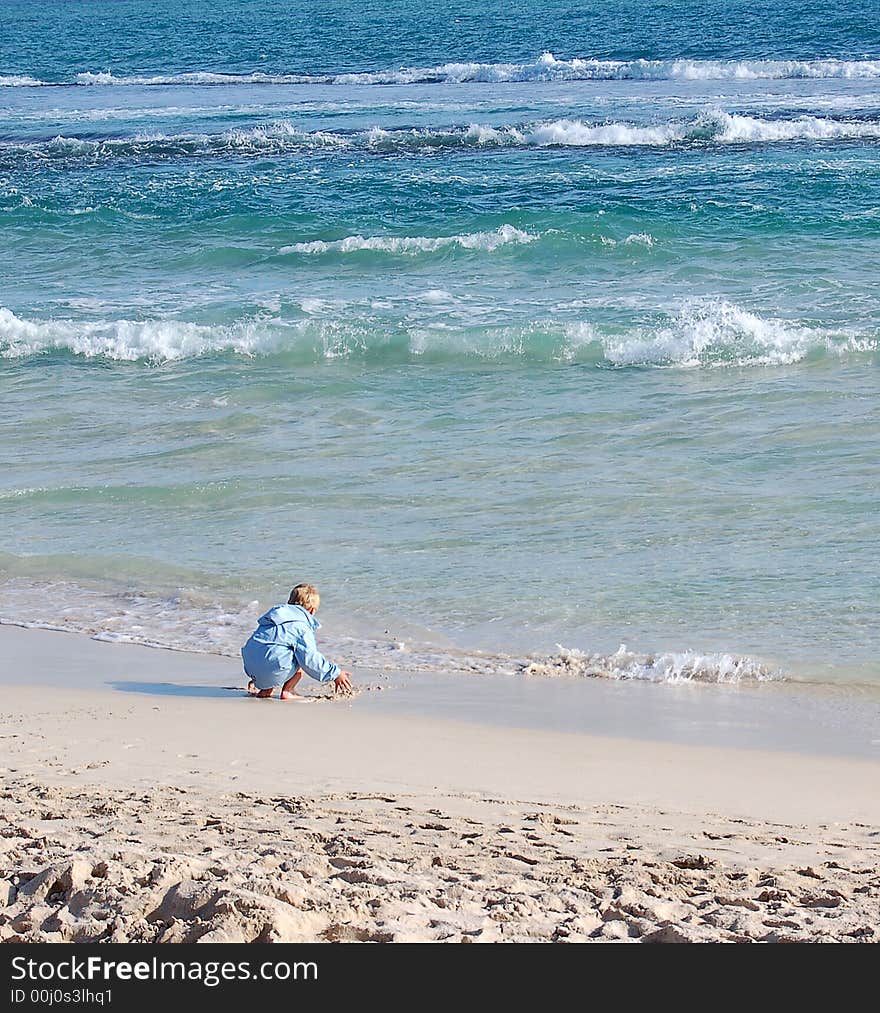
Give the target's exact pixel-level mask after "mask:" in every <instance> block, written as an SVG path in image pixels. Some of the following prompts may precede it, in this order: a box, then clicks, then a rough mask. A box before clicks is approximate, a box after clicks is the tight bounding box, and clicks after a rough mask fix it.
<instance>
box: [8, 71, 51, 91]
mask: <svg viewBox="0 0 880 1013" xmlns="http://www.w3.org/2000/svg"><path fill="white" fill-rule="evenodd" d="M42 84H43V82H42V81H39V80H37V78H35V77H28V76H27V75H26V74H0V88H38V87H39V86H40V85H42Z"/></svg>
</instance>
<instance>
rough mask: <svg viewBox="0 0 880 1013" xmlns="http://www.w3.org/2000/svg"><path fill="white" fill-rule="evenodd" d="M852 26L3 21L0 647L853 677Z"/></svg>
mask: <svg viewBox="0 0 880 1013" xmlns="http://www.w3.org/2000/svg"><path fill="white" fill-rule="evenodd" d="M872 6H873V5H869V4H865V3H858V2H852V0H849V2H845V3H843V4H842V5H838V7H837V8H836V9H835V14H834V18H833V20H829V19H826V18H824V17H823V16H822V15H817V14H816V13H815V12H814V11H808V9H807V8H806V6H805V5H797V4H776V5H773V6H772V7H771V6H769V5H768V6H767V7H766V8H764V7H762V6H761V5H757V6H756V5H752V4H750V5H748V6H747V8H746V7H745V6H741V5H736V4H734V5H730V4H726V5H709V6H708V7H707V6H706V5H703V7H702V8H701V16H700V18H699V19H696V18H694V17H693V16H692V11H691V8H690V7H689V5H686V4H681V3H678V4H671V5H664V6H663V7H662V8H656V9H651V10H650V11H648V12H645V11H643V10H642V9H641V7H639V8H638V18H636V19H634V20H632V19H631V16H632V14H633V11H634V10H635V8H633V7H632V5H627V4H622V3H619V2H618V3H617V4H615V5H612V6H611V7H608V6H607V5H606V6H605V7H604V8H603V11H602V12H588V13H584V14H580V15H577V16H575V17H572V16H571V15H570V13H569V12H568V11H567V10H566V8H565V7H564V6H563V5H557V4H550V5H541V6H540V9H539V8H537V7H536V6H533V5H522V4H520V5H512V6H511V5H510V4H504V5H502V4H496V3H490V4H488V5H484V8H483V9H481V11H480V12H479V14H478V15H477V14H474V13H473V12H472V11H470V10H469V9H466V8H464V7H463V6H461V5H455V4H452V5H450V4H430V3H429V4H419V5H418V8H415V6H414V5H408V4H399V5H396V6H395V7H394V10H393V11H391V10H386V9H385V8H382V9H380V8H378V7H377V8H375V9H373V8H372V7H369V6H368V7H366V8H364V7H363V5H359V6H358V14H357V16H356V17H352V18H344V17H342V15H341V14H340V13H339V11H338V5H334V7H333V8H332V9H331V8H329V7H325V5H321V4H317V5H314V4H313V5H309V6H308V9H305V8H304V9H303V10H302V11H301V12H300V11H291V10H290V8H289V7H288V5H280V4H278V5H272V4H263V5H260V9H259V10H257V9H256V8H251V9H248V10H247V12H245V13H242V11H241V10H240V9H239V7H238V5H236V12H237V14H236V18H232V17H231V16H229V15H230V10H231V8H230V7H229V5H225V4H223V3H221V4H212V5H210V7H209V6H207V5H201V4H194V5H190V6H189V7H187V8H186V9H185V11H183V12H181V11H180V10H179V9H178V8H179V5H175V6H173V7H172V6H171V5H170V4H168V3H164V2H163V3H159V4H154V5H152V6H151V9H150V11H149V12H148V13H147V12H145V11H144V9H143V8H142V7H141V6H140V5H134V4H130V3H115V4H97V5H88V6H81V5H57V4H48V5H42V6H41V7H40V8H39V9H37V10H35V9H33V7H32V5H25V4H16V3H13V4H7V5H5V7H4V13H5V14H6V15H8V17H7V28H8V30H7V32H6V41H5V43H4V44H3V48H2V50H0V85H2V87H0V233H2V239H3V244H4V248H5V249H7V250H10V251H13V256H9V257H7V258H5V259H4V260H3V262H2V263H0V306H2V308H0V356H2V359H0V394H2V408H0V438H2V445H3V447H4V467H3V469H2V472H0V524H2V529H0V530H2V534H0V553H2V555H0V569H2V572H3V575H4V578H5V582H4V584H3V594H2V598H0V618H2V619H6V620H12V621H19V622H21V621H24V622H36V623H43V624H52V625H60V626H66V627H70V628H78V629H88V630H90V631H92V632H93V633H95V634H97V635H100V636H104V637H111V638H117V639H118V638H123V639H126V638H127V639H134V640H141V641H145V642H155V643H164V644H169V645H173V646H174V645H176V646H188V647H199V648H203V649H208V650H217V651H221V652H224V653H234V651H235V650H236V648H237V645H238V643H240V640H241V637H242V636H243V635H246V633H247V632H248V629H249V627H250V625H251V624H252V622H253V619H254V618H255V617H256V615H257V614H258V612H259V610H260V608H262V607H263V606H268V605H270V604H272V603H273V602H274V600H276V599H280V598H282V597H284V596H285V594H286V591H287V589H288V588H289V585H290V584H292V583H294V582H296V581H299V580H303V579H311V580H314V581H316V582H317V583H319V584H320V586H321V587H322V589H323V590H324V607H323V609H322V616H325V614H326V619H327V621H326V627H325V632H326V633H327V635H328V638H329V639H327V640H326V641H325V642H326V643H327V644H329V646H330V647H331V648H333V649H334V650H336V651H337V652H342V655H344V656H345V657H348V658H351V659H352V663H354V664H357V662H358V661H360V662H361V663H362V664H370V665H379V666H381V665H384V664H387V665H393V666H397V665H398V664H399V662H400V659H401V657H402V656H406V661H407V664H408V665H409V666H410V667H411V668H412V669H413V670H416V671H420V672H423V673H424V672H435V673H436V672H439V671H443V670H446V669H450V668H462V669H464V670H467V671H477V672H485V673H499V672H502V673H503V672H509V671H518V670H520V669H521V668H522V667H523V666H525V665H527V664H528V663H529V662H530V661H533V660H535V659H544V658H547V657H550V656H553V657H554V658H555V660H554V661H553V662H552V663H551V665H550V668H549V670H550V671H553V672H557V671H562V672H568V674H569V675H587V676H588V675H596V674H600V675H607V676H609V677H611V678H640V679H648V680H651V681H658V682H681V681H687V680H696V681H709V682H711V681H718V682H724V681H742V680H744V681H747V682H749V683H752V682H755V681H756V680H763V679H765V678H788V679H800V680H806V681H810V682H813V683H816V682H818V683H829V684H835V685H844V686H852V687H853V692H854V693H857V692H858V690H857V689H856V687H857V686H860V685H869V686H870V685H877V684H880V663H878V661H877V658H878V657H880V652H878V648H880V632H878V626H877V623H876V616H875V610H876V603H877V600H878V591H880V578H878V576H877V574H878V572H880V553H878V550H877V545H878V544H880V520H878V518H880V513H878V509H877V507H878V477H877V476H878V470H877V463H876V462H877V449H876V448H877V445H878V443H877V441H878V436H880V412H878V408H877V394H878V372H877V367H878V362H880V313H878V302H877V296H876V284H875V279H876V277H877V274H878V269H880V155H878V151H880V149H878V141H880V97H878V92H877V82H878V79H880V42H878V38H877V33H876V28H875V27H874V25H873V16H872ZM333 12H336V13H335V15H334V13H333ZM621 25H625V26H626V30H625V31H624V30H623V29H622V28H621V27H620V26H621ZM734 26H735V30H734ZM551 53H552V54H553V55H552V56H551V55H548V54H551ZM542 54H543V55H542ZM622 643H623V644H626V647H627V649H628V651H627V652H626V653H625V655H623V657H624V658H625V662H621V661H620V658H621V655H620V654H616V653H615V652H617V649H618V647H619V645H620V644H622ZM558 644H559V645H563V646H564V647H565V648H567V649H577V650H579V651H581V652H583V653H584V654H585V655H587V656H589V657H590V658H592V659H593V660H592V661H591V662H590V663H589V664H584V665H581V667H580V668H578V669H577V670H576V671H572V670H571V669H572V666H571V664H570V662H569V661H566V659H567V658H569V659H570V657H571V655H567V654H561V653H560V652H559V650H558V649H557V646H556V645H558ZM342 655H341V656H342ZM615 657H616V658H617V660H616V661H615V660H614V658H615ZM743 657H744V658H745V659H746V661H743V662H738V661H737V660H736V659H738V658H743Z"/></svg>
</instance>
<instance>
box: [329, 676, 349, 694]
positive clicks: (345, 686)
mask: <svg viewBox="0 0 880 1013" xmlns="http://www.w3.org/2000/svg"><path fill="white" fill-rule="evenodd" d="M333 692H334V693H344V694H346V695H347V694H349V693H350V692H351V672H340V673H339V675H337V676H336V678H335V679H334V680H333Z"/></svg>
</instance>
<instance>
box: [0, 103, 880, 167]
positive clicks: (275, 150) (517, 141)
mask: <svg viewBox="0 0 880 1013" xmlns="http://www.w3.org/2000/svg"><path fill="white" fill-rule="evenodd" d="M853 140H862V141H877V140H880V120H874V119H867V118H866V119H857V118H836V117H830V116H829V117H822V116H798V117H794V118H790V119H782V118H780V119H762V118H759V117H755V116H744V115H739V114H734V113H727V112H723V111H721V110H709V111H707V112H704V113H702V114H700V115H699V116H696V117H693V118H691V119H686V120H680V121H669V122H663V123H657V124H634V123H622V122H608V123H591V122H586V121H584V120H573V119H559V120H550V121H542V122H532V123H525V124H520V125H503V126H492V125H490V124H479V123H472V124H469V125H468V126H461V127H448V128H445V129H444V128H411V129H409V128H397V129H390V130H389V129H381V128H379V127H373V128H371V129H370V130H355V131H350V132H343V131H330V130H317V131H306V130H302V129H300V128H299V127H297V126H296V125H295V124H293V123H292V122H290V121H288V120H280V121H276V122H274V123H269V124H265V125H262V126H258V127H252V128H246V129H245V128H236V129H234V130H226V131H223V132H221V133H217V134H150V135H143V136H135V137H108V138H101V139H93V138H82V137H64V136H58V137H53V138H49V139H46V140H40V141H28V142H21V141H4V142H2V143H0V157H2V156H3V155H7V156H11V158H12V159H14V160H18V159H20V158H21V157H30V158H33V159H37V160H40V161H52V162H54V161H59V160H74V161H77V160H85V161H101V160H107V159H113V158H129V159H145V160H163V159H178V158H186V157H210V156H221V157H222V156H233V157H249V156H257V157H261V156H266V155H283V154H286V153H299V152H302V153H310V152H311V153H321V152H333V151H340V152H344V153H350V152H355V151H356V152H360V153H364V154H379V155H381V154H402V155H406V154H433V153H443V152H447V151H455V150H486V149H510V148H588V147H647V148H658V147H669V146H673V145H677V146H686V145H693V146H700V145H712V144H714V145H719V144H771V143H780V142H784V143H794V142H833V141H853Z"/></svg>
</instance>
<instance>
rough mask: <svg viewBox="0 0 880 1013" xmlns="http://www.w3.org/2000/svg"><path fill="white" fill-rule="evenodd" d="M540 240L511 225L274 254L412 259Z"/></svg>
mask: <svg viewBox="0 0 880 1013" xmlns="http://www.w3.org/2000/svg"><path fill="white" fill-rule="evenodd" d="M540 238H541V237H540V236H538V235H535V234H534V233H532V232H523V230H522V229H517V228H515V227H514V226H513V225H501V226H499V227H498V228H497V229H493V230H492V231H491V232H470V233H466V234H464V235H456V236H346V237H345V238H344V239H335V240H331V241H329V242H325V241H323V240H321V239H315V240H312V241H311V242H306V243H293V244H291V245H290V246H282V247H281V249H280V250H279V251H278V252H279V254H281V255H282V256H286V255H288V254H291V253H304V254H324V253H357V252H360V251H363V250H370V251H373V252H376V253H392V254H403V255H404V256H416V255H417V254H419V253H434V252H436V251H437V250H442V249H445V248H447V247H455V246H457V247H459V248H461V249H463V250H485V251H486V252H487V253H491V252H492V251H493V250H497V249H498V248H499V247H501V246H507V245H508V244H510V243H513V244H527V243H534V242H535V241H536V240H538V239H540Z"/></svg>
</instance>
